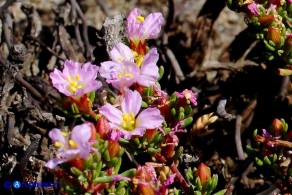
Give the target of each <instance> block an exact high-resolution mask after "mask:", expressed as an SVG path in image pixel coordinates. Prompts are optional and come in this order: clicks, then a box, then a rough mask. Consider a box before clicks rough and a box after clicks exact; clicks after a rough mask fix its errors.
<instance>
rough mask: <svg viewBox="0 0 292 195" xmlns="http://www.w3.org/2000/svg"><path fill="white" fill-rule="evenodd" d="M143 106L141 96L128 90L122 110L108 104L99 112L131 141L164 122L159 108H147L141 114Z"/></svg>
mask: <svg viewBox="0 0 292 195" xmlns="http://www.w3.org/2000/svg"><path fill="white" fill-rule="evenodd" d="M141 105H142V97H141V95H140V94H139V93H138V92H137V91H131V90H128V91H127V93H126V94H125V97H124V99H123V100H122V103H121V110H119V109H117V108H116V107H114V106H112V105H111V104H109V103H107V104H106V105H104V106H102V107H101V108H100V109H99V111H100V113H101V114H102V115H103V116H105V117H106V118H107V119H108V120H109V122H110V126H111V127H112V128H113V129H116V130H119V131H121V132H122V134H123V137H124V138H125V139H130V138H131V137H132V136H134V135H138V136H143V134H144V132H145V131H146V129H154V128H158V127H160V126H161V124H162V122H163V117H162V116H161V115H160V111H159V110H158V109H157V108H147V109H145V110H142V111H141V112H140V109H141ZM139 112H140V113H139ZM138 113H139V114H138Z"/></svg>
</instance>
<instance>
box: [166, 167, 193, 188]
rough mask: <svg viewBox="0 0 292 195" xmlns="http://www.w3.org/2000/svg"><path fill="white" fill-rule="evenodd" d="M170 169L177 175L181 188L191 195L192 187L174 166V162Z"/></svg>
mask: <svg viewBox="0 0 292 195" xmlns="http://www.w3.org/2000/svg"><path fill="white" fill-rule="evenodd" d="M170 169H171V171H172V172H173V173H175V177H176V179H177V181H178V182H179V184H180V186H181V187H182V189H183V191H184V192H185V193H186V194H190V186H189V184H188V183H187V182H186V180H185V179H184V177H183V176H182V174H181V173H180V171H179V170H178V169H177V167H176V165H175V164H174V162H172V164H171V165H170Z"/></svg>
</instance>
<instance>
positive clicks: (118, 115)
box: [99, 103, 122, 126]
mask: <svg viewBox="0 0 292 195" xmlns="http://www.w3.org/2000/svg"><path fill="white" fill-rule="evenodd" d="M99 112H100V114H102V115H103V116H104V117H106V118H107V119H108V120H109V121H110V122H111V123H113V124H115V125H117V126H120V124H121V121H122V112H121V111H120V110H119V109H117V108H115V107H114V106H112V105H111V104H109V103H106V104H105V105H104V106H102V107H101V108H99Z"/></svg>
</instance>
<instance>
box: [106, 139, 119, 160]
mask: <svg viewBox="0 0 292 195" xmlns="http://www.w3.org/2000/svg"><path fill="white" fill-rule="evenodd" d="M107 149H108V152H109V155H110V157H111V158H114V157H116V156H117V155H118V153H119V151H120V144H119V142H117V141H114V140H110V141H109V144H108V148H107Z"/></svg>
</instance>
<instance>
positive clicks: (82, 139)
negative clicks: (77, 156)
mask: <svg viewBox="0 0 292 195" xmlns="http://www.w3.org/2000/svg"><path fill="white" fill-rule="evenodd" d="M90 137H91V126H90V124H89V123H85V124H82V125H77V126H75V127H74V128H73V129H72V134H71V139H72V140H73V141H75V142H76V143H77V145H82V144H84V143H89V142H88V140H89V138H90Z"/></svg>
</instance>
